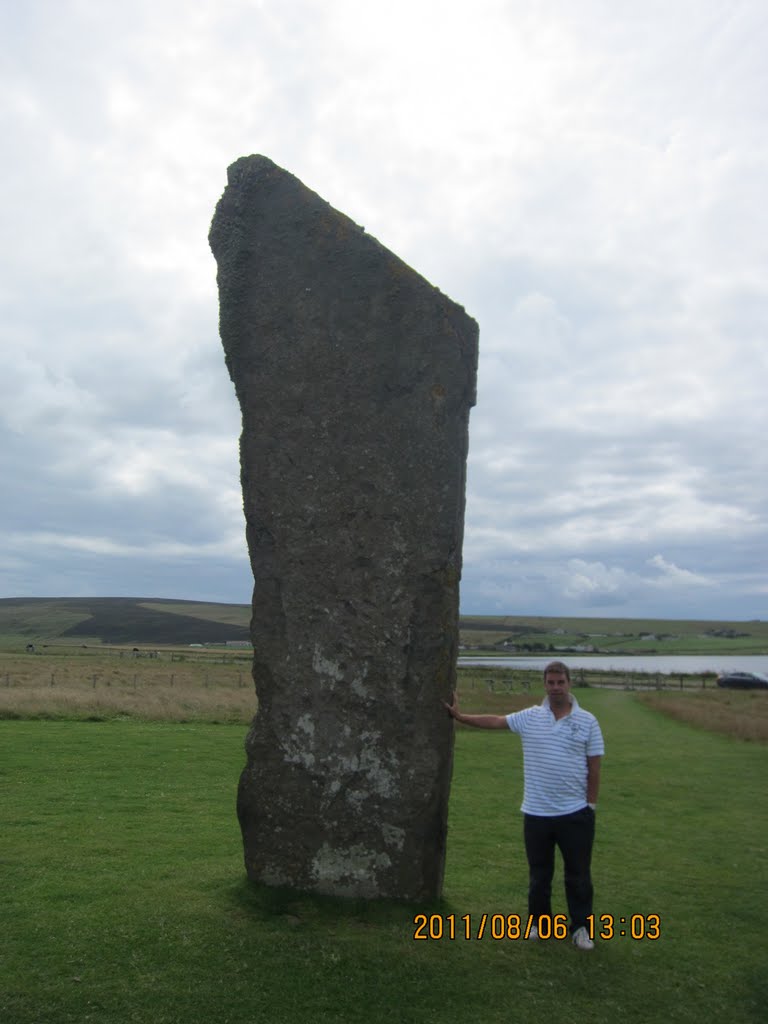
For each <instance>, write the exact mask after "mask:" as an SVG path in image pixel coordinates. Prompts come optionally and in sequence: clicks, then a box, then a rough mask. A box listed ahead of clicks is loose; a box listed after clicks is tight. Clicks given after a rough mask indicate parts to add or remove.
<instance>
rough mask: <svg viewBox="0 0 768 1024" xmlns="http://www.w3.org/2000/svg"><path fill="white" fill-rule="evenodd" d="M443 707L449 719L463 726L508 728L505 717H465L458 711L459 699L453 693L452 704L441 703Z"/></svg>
mask: <svg viewBox="0 0 768 1024" xmlns="http://www.w3.org/2000/svg"><path fill="white" fill-rule="evenodd" d="M443 705H444V706H445V708H447V710H448V714H449V715H450V716H451V718H455V719H456V721H457V722H462V723H463V724H464V725H473V726H474V727H475V728H476V729H507V728H509V726H508V724H507V718H506V715H465V714H464V713H463V712H462V711H459V698H458V696H457V694H456V692H455V691H454V694H453V703H452V704H446V702H445V701H443Z"/></svg>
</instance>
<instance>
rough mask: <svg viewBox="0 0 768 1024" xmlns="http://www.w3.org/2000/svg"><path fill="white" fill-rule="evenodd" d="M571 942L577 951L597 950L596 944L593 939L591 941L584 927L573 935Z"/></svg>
mask: <svg viewBox="0 0 768 1024" xmlns="http://www.w3.org/2000/svg"><path fill="white" fill-rule="evenodd" d="M571 941H572V942H573V944H574V946H576V948H577V949H594V948H595V944H594V942H593V941H592V939H590V937H589V935H587V929H586V928H584V927H583V926H582V927H581V928H577V929H576V931H575V932H574V933H573V937H572V940H571Z"/></svg>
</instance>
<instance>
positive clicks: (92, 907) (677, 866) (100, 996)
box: [0, 689, 768, 1024]
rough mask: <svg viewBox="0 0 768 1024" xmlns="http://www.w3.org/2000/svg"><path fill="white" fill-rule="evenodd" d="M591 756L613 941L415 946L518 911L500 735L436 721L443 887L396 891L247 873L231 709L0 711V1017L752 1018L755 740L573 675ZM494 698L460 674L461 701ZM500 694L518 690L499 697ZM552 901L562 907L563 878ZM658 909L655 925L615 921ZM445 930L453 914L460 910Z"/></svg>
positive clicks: (760, 936) (511, 741)
mask: <svg viewBox="0 0 768 1024" xmlns="http://www.w3.org/2000/svg"><path fill="white" fill-rule="evenodd" d="M579 698H580V700H581V701H582V703H583V704H584V705H585V706H586V707H588V708H590V709H591V710H593V711H595V713H596V714H597V715H598V716H599V718H600V721H601V725H602V727H603V731H604V733H605V736H606V743H607V756H606V759H605V764H604V768H603V786H602V793H601V798H600V805H599V809H598V835H597V843H596V850H595V858H594V874H595V884H596V906H595V909H596V912H597V913H598V914H606V915H612V916H613V918H614V919H615V922H616V930H615V934H614V936H613V938H611V939H606V940H602V941H599V942H598V943H597V947H596V949H595V950H594V951H593V952H592V953H582V952H580V951H578V950H575V949H574V948H573V947H572V946H571V945H570V944H568V943H566V942H556V941H552V940H550V941H549V942H547V943H544V942H540V943H538V944H532V943H525V942H522V941H519V940H512V939H503V940H502V939H499V940H495V939H493V938H492V937H490V935H487V936H486V937H485V938H483V939H482V940H481V941H477V940H476V939H470V940H465V939H463V938H457V939H455V940H453V941H451V940H450V939H447V938H443V939H440V940H438V939H434V940H425V941H414V938H413V935H414V930H415V928H414V915H415V913H417V912H418V911H419V910H424V911H425V912H426V913H427V914H430V915H438V916H437V917H434V918H433V931H435V930H436V927H435V926H436V924H437V923H439V922H446V923H447V921H448V915H450V914H453V915H455V916H456V919H457V920H460V919H461V918H465V917H467V915H468V920H469V922H470V929H471V930H472V932H473V933H474V932H475V930H476V927H477V926H478V925H479V922H480V921H481V920H482V915H483V914H488V915H493V914H498V915H505V916H506V915H509V914H524V910H525V891H526V874H527V873H526V865H525V860H524V856H523V852H522V839H521V821H520V815H519V812H518V807H519V803H520V796H521V784H522V779H521V763H520V761H521V758H520V749H519V743H518V741H517V739H516V738H515V737H512V736H511V735H510V736H507V735H506V734H504V733H484V732H477V731H472V730H469V729H464V728H459V729H458V730H457V737H456V758H455V767H454V781H453V788H452V794H451V809H450V832H449V849H448V864H447V872H446V881H445V891H444V900H443V902H442V903H441V904H440V905H438V906H432V907H428V908H415V907H407V906H401V905H397V904H368V905H365V904H359V903H346V902H340V901H336V900H332V899H321V898H313V897H310V896H300V895H295V894H291V893H285V892H274V891H269V890H264V889H260V888H256V887H252V886H249V885H248V884H247V883H246V882H245V880H244V872H243V868H242V858H241V847H240V835H239V830H238V826H237V821H236V818H235V813H234V800H235V789H236V785H237V778H238V775H239V772H240V769H241V768H242V765H243V763H244V754H243V751H242V745H243V740H244V732H245V731H244V728H243V726H242V725H225V724H222V725H210V724H204V723H186V724H183V723H156V722H143V721H140V720H130V721H128V720H112V721H105V722H77V721H25V720H6V721H0V745H1V746H2V750H3V757H2V760H1V761H0V786H1V787H2V828H0V861H1V862H2V869H3V881H4V884H3V914H2V921H3V942H2V944H1V945H0V1020H1V1021H2V1022H3V1024H69V1022H72V1024H75V1022H76V1024H82V1022H86V1021H92V1022H96V1024H204V1022H205V1024H207V1022H215V1024H259V1022H265V1024H266V1022H269V1024H282V1022H290V1024H296V1022H304V1021H307V1022H310V1021H311V1022H331V1021H334V1022H342V1024H347V1022H360V1024H363V1022H365V1024H377V1022H380V1021H381V1022H384V1021H387V1022H389V1021H393V1020H394V1021H402V1022H406V1024H409V1022H412V1024H422V1022H435V1024H437V1022H441V1024H442V1022H449V1024H452V1022H457V1024H458V1022H462V1024H464V1022H466V1021H475V1020H477V1021H488V1022H490V1024H501V1022H504V1024H506V1022H508V1021H510V1020H512V1021H519V1022H522V1024H528V1022H534V1021H536V1022H539V1021H542V1020H544V1021H546V1020H548V1019H567V1020H574V1021H575V1020H585V1021H592V1022H595V1024H603V1022H606V1024H608V1022H610V1024H618V1022H629V1024H649V1022H656V1021H659V1022H667V1021H674V1022H683V1024H686V1022H691V1024H694V1022H698V1021H700V1020H709V1019H717V1020H721V1021H727V1022H728V1024H747V1022H749V1024H757V1022H761V1024H762V1022H763V1021H764V1020H765V1019H766V1014H767V1013H768V976H767V975H766V971H765V964H764V949H765V936H766V930H767V929H768V907H767V905H766V902H767V901H766V898H765V896H766V892H768V856H767V855H768V849H767V848H766V846H767V844H768V837H767V835H766V828H765V825H766V821H767V820H768V814H767V813H766V812H767V811H768V806H767V800H766V786H765V778H766V770H767V769H768V747H766V746H765V744H762V743H747V742H744V741H742V740H739V739H735V738H731V737H728V736H722V735H717V734H714V733H712V732H709V731H706V730H704V729H701V728H696V727H694V726H691V725H688V724H684V723H681V722H678V721H676V720H674V719H673V718H671V717H668V716H666V715H663V714H661V713H659V712H658V711H657V710H655V709H653V708H650V707H648V706H645V705H644V704H643V703H642V702H641V701H640V700H638V698H637V697H636V695H634V694H632V693H627V692H623V691H597V690H591V689H590V690H587V691H583V692H580V694H579ZM502 699H504V697H503V696H502V695H500V694H484V693H483V692H482V691H481V690H477V691H472V692H470V693H468V694H467V695H466V697H465V703H466V707H467V709H468V710H481V709H483V708H484V707H485V705H486V704H488V703H489V702H491V703H493V702H498V701H499V700H502ZM509 699H510V700H514V701H519V700H524V699H525V698H524V697H522V696H519V697H510V698H509ZM555 893H556V903H555V910H556V911H557V910H564V901H563V898H562V878H561V875H560V873H559V871H558V875H557V876H556V880H555ZM651 914H658V915H659V917H660V922H661V936H660V938H659V939H658V940H656V941H652V940H649V939H641V940H634V939H632V938H630V937H628V936H620V935H619V934H618V932H619V930H620V925H619V919H620V918H621V917H625V918H631V917H632V915H638V918H636V920H639V918H640V916H647V915H651ZM462 927H463V925H462Z"/></svg>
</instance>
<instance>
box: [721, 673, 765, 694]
mask: <svg viewBox="0 0 768 1024" xmlns="http://www.w3.org/2000/svg"><path fill="white" fill-rule="evenodd" d="M717 685H718V686H723V687H725V688H726V689H730V690H768V676H764V675H763V674H762V673H761V672H726V673H725V675H722V676H718V677H717Z"/></svg>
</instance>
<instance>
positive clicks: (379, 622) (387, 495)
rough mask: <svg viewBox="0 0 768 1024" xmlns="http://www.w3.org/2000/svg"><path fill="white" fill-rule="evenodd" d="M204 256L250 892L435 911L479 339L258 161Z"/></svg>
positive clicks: (231, 173)
mask: <svg viewBox="0 0 768 1024" xmlns="http://www.w3.org/2000/svg"><path fill="white" fill-rule="evenodd" d="M210 243H211V248H212V250H213V253H214V256H215V258H216V261H217V264H218V285H219V298H220V331H221V339H222V343H223V345H224V350H225V354H226V362H227V367H228V369H229V372H230V376H231V377H232V380H233V382H234V385H235V389H236V392H237V397H238V399H239V402H240V407H241V410H242V417H243V432H242V436H241V441H240V457H241V469H242V485H243V497H244V507H245V518H246V524H247V527H246V532H247V538H248V548H249V553H250V559H251V566H252V569H253V576H254V591H253V620H252V626H251V631H252V638H253V645H254V663H253V676H254V681H255V685H256V693H257V697H258V712H257V714H256V717H255V718H254V720H253V724H252V727H251V730H250V732H249V734H248V738H247V740H246V750H247V765H246V767H245V769H244V771H243V773H242V776H241V780H240V788H239V793H238V816H239V819H240V825H241V828H242V833H243V842H244V849H245V864H246V869H247V872H248V875H249V877H250V878H252V879H254V880H256V881H259V882H262V883H265V884H267V885H272V886H288V887H292V888H295V889H300V890H313V891H315V892H319V893H329V894H334V895H342V896H350V897H363V898H379V897H383V898H396V899H405V900H422V899H430V898H435V897H437V896H439V894H440V891H441V887H442V879H443V867H444V861H445V841H446V819H447V810H448V794H449V787H450V778H451V767H452V753H453V721H452V719H451V718H450V717H449V716H448V715H447V714H446V712H445V711H444V709H443V708H442V706H441V701H442V700H444V699H448V698H449V696H450V693H451V691H452V689H453V688H454V684H455V671H456V670H455V664H456V655H457V647H458V597H459V578H460V574H461V548H462V535H463V523H464V492H465V466H466V456H467V426H468V419H469V410H470V407H471V406H472V405H473V404H474V401H475V377H476V367H477V334H478V332H477V324H476V323H475V321H474V320H472V319H471V318H470V317H469V316H467V314H466V313H465V312H464V310H463V309H462V308H461V307H460V306H457V305H456V304H455V303H453V302H451V301H450V300H449V299H447V298H446V297H445V296H444V295H442V294H441V293H440V292H439V291H438V290H437V289H436V288H434V287H432V286H431V285H430V284H428V283H427V282H426V281H425V280H424V279H423V278H421V277H419V276H418V274H416V273H415V272H414V271H413V270H411V269H410V268H409V267H407V266H406V265H405V264H404V263H403V262H401V260H399V259H398V258H397V257H395V256H394V255H393V254H392V253H390V252H388V251H387V250H386V249H385V248H384V247H383V246H382V245H381V244H380V243H379V242H377V241H376V240H375V239H374V238H372V237H371V236H370V235H367V234H365V231H364V230H363V229H362V228H360V227H358V226H357V225H355V224H354V223H353V222H352V221H351V220H349V219H348V218H347V217H345V216H344V215H343V214H341V213H338V212H337V211H336V210H334V209H333V208H332V207H330V206H329V205H328V203H326V202H324V201H323V200H322V199H321V198H320V197H319V196H317V195H316V194H315V193H314V192H311V191H310V190H309V189H307V188H306V187H305V186H304V185H303V184H302V183H301V182H300V181H299V180H298V179H297V178H295V177H293V176H292V175H291V174H288V173H287V172H286V171H284V170H282V169H281V168H279V167H277V166H276V165H275V164H273V163H272V162H271V161H270V160H268V159H266V158H265V157H262V156H251V157H244V158H242V159H240V160H238V161H237V162H236V163H234V164H233V165H232V166H231V167H230V168H229V170H228V185H227V188H226V190H225V192H224V194H223V196H222V198H221V200H220V201H219V204H218V206H217V208H216V214H215V216H214V219H213V224H212V226H211V233H210Z"/></svg>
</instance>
